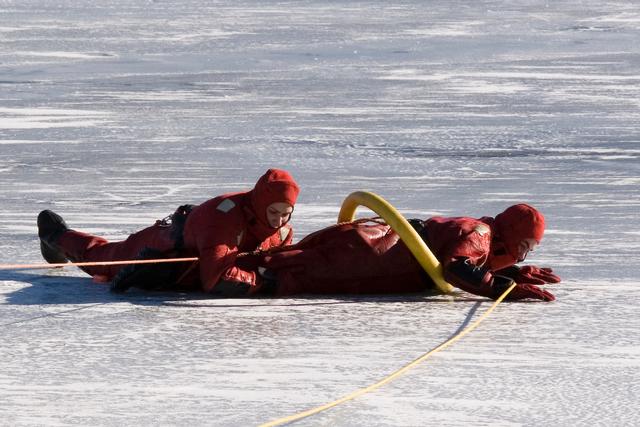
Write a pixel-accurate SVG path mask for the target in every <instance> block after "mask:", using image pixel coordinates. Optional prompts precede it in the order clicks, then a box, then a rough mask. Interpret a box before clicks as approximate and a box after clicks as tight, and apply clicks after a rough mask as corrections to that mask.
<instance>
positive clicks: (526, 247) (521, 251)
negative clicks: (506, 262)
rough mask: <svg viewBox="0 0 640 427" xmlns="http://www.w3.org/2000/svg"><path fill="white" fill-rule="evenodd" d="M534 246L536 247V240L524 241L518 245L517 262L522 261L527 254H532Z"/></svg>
mask: <svg viewBox="0 0 640 427" xmlns="http://www.w3.org/2000/svg"><path fill="white" fill-rule="evenodd" d="M536 246H538V242H536V239H532V238H531V239H524V240H522V241H521V242H520V244H519V245H518V262H522V261H524V259H525V258H526V257H527V254H528V253H529V252H532V251H533V250H534V249H535V248H536Z"/></svg>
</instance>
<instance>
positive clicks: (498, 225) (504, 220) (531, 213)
mask: <svg viewBox="0 0 640 427" xmlns="http://www.w3.org/2000/svg"><path fill="white" fill-rule="evenodd" d="M493 225H494V227H495V231H496V233H497V235H496V238H497V240H499V241H501V242H502V243H503V244H504V246H505V249H506V250H507V252H508V253H509V255H511V256H512V257H514V258H517V257H518V245H519V244H520V242H522V241H523V240H524V239H530V238H532V239H535V240H536V242H538V243H540V241H541V240H542V235H543V234H544V216H543V215H542V214H541V213H540V212H538V211H537V210H536V209H535V208H534V207H532V206H529V205H525V204H518V205H513V206H510V207H509V208H507V209H506V210H505V211H504V212H502V213H501V214H498V215H497V216H496V219H495V221H494V222H493Z"/></svg>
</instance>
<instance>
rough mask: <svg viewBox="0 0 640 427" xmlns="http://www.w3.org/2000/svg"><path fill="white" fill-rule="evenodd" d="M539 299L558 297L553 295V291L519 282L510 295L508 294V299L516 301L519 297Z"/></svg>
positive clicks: (552, 299)
mask: <svg viewBox="0 0 640 427" xmlns="http://www.w3.org/2000/svg"><path fill="white" fill-rule="evenodd" d="M527 298H532V299H539V300H542V301H554V300H555V299H556V297H554V296H553V294H552V293H551V292H548V291H545V290H544V289H541V288H539V287H537V286H536V285H527V284H520V283H518V284H517V285H516V287H515V288H513V290H512V291H511V292H509V295H507V298H506V299H508V300H511V301H514V300H519V299H527Z"/></svg>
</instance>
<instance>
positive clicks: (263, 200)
mask: <svg viewBox="0 0 640 427" xmlns="http://www.w3.org/2000/svg"><path fill="white" fill-rule="evenodd" d="M299 192H300V189H299V188H298V184H296V181H295V180H294V179H293V177H292V176H291V174H289V172H287V171H284V170H282V169H269V170H268V171H267V172H266V173H265V174H264V175H262V176H261V177H260V179H259V180H258V182H257V183H256V186H255V187H254V188H253V190H251V191H250V192H249V194H248V196H249V205H250V206H247V208H248V209H249V211H250V214H251V217H252V218H251V219H253V220H254V221H253V222H254V224H253V225H252V231H253V233H254V235H255V236H256V237H258V238H259V239H261V240H262V239H265V238H267V237H268V236H270V235H272V234H273V233H275V232H276V231H277V230H278V229H277V228H273V227H271V226H270V225H269V222H268V221H267V208H268V207H269V205H271V204H273V203H288V204H290V205H291V206H295V204H296V200H297V198H298V193H299Z"/></svg>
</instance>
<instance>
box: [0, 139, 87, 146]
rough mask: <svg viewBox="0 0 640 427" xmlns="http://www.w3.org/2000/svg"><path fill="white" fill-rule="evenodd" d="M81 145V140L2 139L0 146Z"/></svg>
mask: <svg viewBox="0 0 640 427" xmlns="http://www.w3.org/2000/svg"><path fill="white" fill-rule="evenodd" d="M59 143H65V144H81V143H82V141H80V140H69V141H47V140H41V139H0V145H20V144H59Z"/></svg>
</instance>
